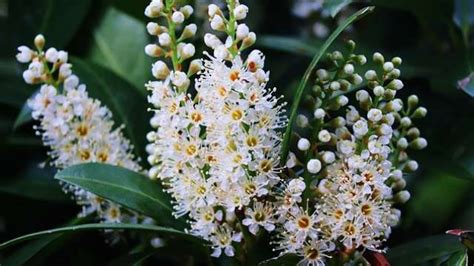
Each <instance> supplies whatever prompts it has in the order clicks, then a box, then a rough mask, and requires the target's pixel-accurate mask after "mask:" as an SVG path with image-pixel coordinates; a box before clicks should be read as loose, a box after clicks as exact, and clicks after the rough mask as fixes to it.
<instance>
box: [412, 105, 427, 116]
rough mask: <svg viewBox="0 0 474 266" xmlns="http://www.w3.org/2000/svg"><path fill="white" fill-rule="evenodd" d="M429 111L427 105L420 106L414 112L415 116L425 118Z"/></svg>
mask: <svg viewBox="0 0 474 266" xmlns="http://www.w3.org/2000/svg"><path fill="white" fill-rule="evenodd" d="M427 113H428V110H427V109H426V108H425V107H418V108H416V110H415V113H413V117H414V118H423V117H425V116H426V114H427Z"/></svg>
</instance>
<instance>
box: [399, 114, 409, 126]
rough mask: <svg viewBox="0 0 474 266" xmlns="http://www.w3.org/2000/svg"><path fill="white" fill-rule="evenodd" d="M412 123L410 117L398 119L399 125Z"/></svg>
mask: <svg viewBox="0 0 474 266" xmlns="http://www.w3.org/2000/svg"><path fill="white" fill-rule="evenodd" d="M411 124H412V122H411V119H410V118H409V117H406V116H405V117H404V118H402V119H401V120H400V125H401V126H402V127H404V128H408V127H410V126H411Z"/></svg>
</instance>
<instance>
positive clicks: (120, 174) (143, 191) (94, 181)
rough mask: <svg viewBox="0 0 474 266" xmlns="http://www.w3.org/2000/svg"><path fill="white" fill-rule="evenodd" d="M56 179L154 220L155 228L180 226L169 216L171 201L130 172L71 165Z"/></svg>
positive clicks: (154, 185)
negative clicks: (157, 224)
mask: <svg viewBox="0 0 474 266" xmlns="http://www.w3.org/2000/svg"><path fill="white" fill-rule="evenodd" d="M56 178H57V179H59V180H61V181H63V182H66V183H69V184H73V185H76V186H79V187H81V188H83V189H85V190H87V191H90V192H91V193H94V194H96V195H99V196H101V197H104V198H106V199H109V200H111V201H113V202H116V203H119V204H121V205H123V206H125V207H128V208H130V209H133V210H136V211H138V212H140V213H142V214H144V215H147V216H149V217H152V218H154V219H156V221H157V222H158V223H159V224H166V225H176V226H179V225H180V223H179V222H178V221H177V220H175V219H174V217H173V216H172V215H171V212H172V207H171V203H170V202H171V199H170V197H169V195H168V194H166V193H165V192H163V188H162V187H161V186H160V184H159V183H158V182H154V181H152V180H150V179H149V178H148V177H146V176H144V175H142V174H139V173H136V172H134V171H131V170H128V169H125V168H121V167H118V166H112V165H107V164H98V163H87V164H80V165H74V166H71V167H69V168H66V169H64V170H62V171H60V172H59V173H58V174H56Z"/></svg>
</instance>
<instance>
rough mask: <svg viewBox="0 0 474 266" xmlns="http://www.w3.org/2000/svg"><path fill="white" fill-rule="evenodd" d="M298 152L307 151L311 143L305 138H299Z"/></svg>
mask: <svg viewBox="0 0 474 266" xmlns="http://www.w3.org/2000/svg"><path fill="white" fill-rule="evenodd" d="M297 146H298V150H300V151H307V150H308V149H309V148H310V147H311V143H310V142H309V140H308V139H307V138H301V139H299V140H298V145H297Z"/></svg>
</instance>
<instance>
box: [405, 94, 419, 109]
mask: <svg viewBox="0 0 474 266" xmlns="http://www.w3.org/2000/svg"><path fill="white" fill-rule="evenodd" d="M407 102H408V108H410V109H412V110H413V108H415V107H416V106H417V105H418V96H416V95H410V97H408V101H407Z"/></svg>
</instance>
